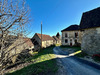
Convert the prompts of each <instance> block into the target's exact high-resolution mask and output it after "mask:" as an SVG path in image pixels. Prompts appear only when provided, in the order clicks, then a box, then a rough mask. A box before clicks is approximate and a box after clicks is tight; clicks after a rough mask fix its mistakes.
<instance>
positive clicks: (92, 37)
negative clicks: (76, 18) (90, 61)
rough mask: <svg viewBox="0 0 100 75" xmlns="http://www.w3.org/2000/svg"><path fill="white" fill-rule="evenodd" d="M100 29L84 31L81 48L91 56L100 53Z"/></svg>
mask: <svg viewBox="0 0 100 75" xmlns="http://www.w3.org/2000/svg"><path fill="white" fill-rule="evenodd" d="M99 29H100V28H99ZM99 29H98V28H91V29H86V30H85V31H84V34H83V38H82V43H81V48H82V50H83V51H85V52H86V53H88V54H89V55H92V54H98V53H100V33H99Z"/></svg>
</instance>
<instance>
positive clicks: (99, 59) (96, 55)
mask: <svg viewBox="0 0 100 75" xmlns="http://www.w3.org/2000/svg"><path fill="white" fill-rule="evenodd" d="M93 59H94V61H97V62H100V54H94V55H93Z"/></svg>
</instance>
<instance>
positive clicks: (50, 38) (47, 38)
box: [36, 33, 53, 41]
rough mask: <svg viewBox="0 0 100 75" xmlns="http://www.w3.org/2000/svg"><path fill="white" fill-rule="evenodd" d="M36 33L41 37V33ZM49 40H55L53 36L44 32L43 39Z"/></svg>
mask: <svg viewBox="0 0 100 75" xmlns="http://www.w3.org/2000/svg"><path fill="white" fill-rule="evenodd" d="M36 35H37V36H38V37H39V38H40V39H41V34H39V33H36ZM47 40H53V38H52V37H51V36H50V35H45V34H42V41H47Z"/></svg>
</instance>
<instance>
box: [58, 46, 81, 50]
mask: <svg viewBox="0 0 100 75" xmlns="http://www.w3.org/2000/svg"><path fill="white" fill-rule="evenodd" d="M60 48H72V49H75V51H78V50H81V47H75V46H72V47H70V46H60Z"/></svg>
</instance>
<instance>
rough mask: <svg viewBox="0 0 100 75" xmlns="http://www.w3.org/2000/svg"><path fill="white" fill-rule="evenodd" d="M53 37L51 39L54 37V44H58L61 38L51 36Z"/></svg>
mask: <svg viewBox="0 0 100 75" xmlns="http://www.w3.org/2000/svg"><path fill="white" fill-rule="evenodd" d="M52 37H53V39H54V41H53V42H54V44H60V43H61V40H60V39H58V38H57V37H56V36H52Z"/></svg>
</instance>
